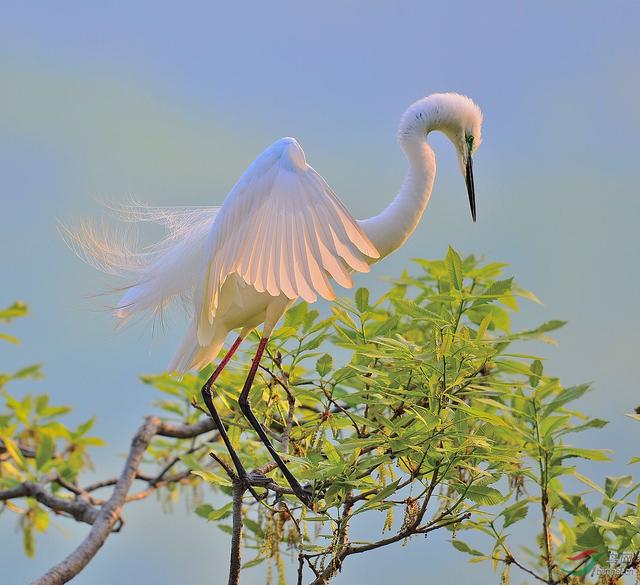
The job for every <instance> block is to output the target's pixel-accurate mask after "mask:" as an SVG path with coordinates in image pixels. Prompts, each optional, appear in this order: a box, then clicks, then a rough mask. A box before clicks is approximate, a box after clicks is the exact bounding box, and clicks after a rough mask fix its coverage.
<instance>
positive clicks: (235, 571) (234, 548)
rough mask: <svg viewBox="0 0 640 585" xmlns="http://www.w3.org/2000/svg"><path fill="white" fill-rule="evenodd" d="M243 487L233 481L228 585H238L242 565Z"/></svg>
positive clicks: (236, 481) (237, 480)
mask: <svg viewBox="0 0 640 585" xmlns="http://www.w3.org/2000/svg"><path fill="white" fill-rule="evenodd" d="M244 492H245V487H244V486H243V485H242V481H241V480H239V479H237V478H236V479H235V480H234V481H233V514H232V518H233V532H232V535H231V557H230V559H229V585H239V583H240V567H241V565H242V497H243V496H244Z"/></svg>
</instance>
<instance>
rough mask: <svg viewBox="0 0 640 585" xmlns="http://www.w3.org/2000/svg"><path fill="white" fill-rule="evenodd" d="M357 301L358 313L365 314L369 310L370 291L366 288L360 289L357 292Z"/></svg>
mask: <svg viewBox="0 0 640 585" xmlns="http://www.w3.org/2000/svg"><path fill="white" fill-rule="evenodd" d="M355 299H356V307H358V311H360V312H361V313H364V312H365V311H366V310H367V309H368V308H369V290H368V289H366V288H359V289H358V290H357V291H356V296H355Z"/></svg>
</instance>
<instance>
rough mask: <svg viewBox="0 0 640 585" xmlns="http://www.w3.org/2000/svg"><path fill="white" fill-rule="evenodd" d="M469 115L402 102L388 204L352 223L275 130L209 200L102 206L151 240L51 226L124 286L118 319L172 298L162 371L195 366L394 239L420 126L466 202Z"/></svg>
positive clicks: (416, 202) (473, 128)
mask: <svg viewBox="0 0 640 585" xmlns="http://www.w3.org/2000/svg"><path fill="white" fill-rule="evenodd" d="M481 120H482V116H481V114H480V110H479V109H478V107H477V106H476V105H475V104H474V103H473V102H472V101H471V100H470V99H469V98H466V97H464V96H460V95H458V94H434V95H433V96H429V97H427V98H423V99H422V100H420V101H418V102H416V103H415V104H413V105H412V106H411V107H410V108H409V109H408V110H407V111H406V112H405V114H404V116H403V118H402V121H401V125H400V129H399V134H398V135H399V140H400V145H401V147H402V149H403V150H404V152H405V154H406V156H407V159H408V162H409V171H408V173H407V177H406V178H405V181H404V183H403V186H402V189H401V190H400V192H399V193H398V195H397V196H396V197H395V199H394V200H393V202H392V203H391V204H390V205H389V206H388V207H387V208H386V209H385V210H384V211H383V212H382V213H380V214H378V215H377V216H375V217H372V218H370V219H367V220H363V221H357V220H355V219H354V218H353V217H352V216H351V214H350V213H349V212H348V211H347V210H346V208H345V207H344V206H343V204H342V203H341V202H340V200H339V199H338V197H337V196H336V195H335V193H334V192H333V191H332V190H331V188H330V187H329V186H328V185H327V183H326V181H325V180H324V179H323V178H322V177H321V176H320V175H319V174H318V173H317V172H316V171H315V170H314V169H313V168H312V167H311V166H309V165H308V164H307V162H306V158H305V155H304V152H303V151H302V148H301V147H300V145H299V144H298V143H297V141H296V140H294V139H293V138H283V139H281V140H278V141H277V142H275V143H274V144H272V145H271V146H270V147H269V148H267V149H266V150H265V151H264V152H263V153H262V154H261V155H260V156H259V157H258V158H257V159H256V160H255V161H254V162H253V163H252V164H251V165H250V166H249V168H248V169H247V170H246V171H245V173H244V174H243V175H242V177H241V178H240V179H239V181H238V182H237V183H236V185H235V186H234V187H233V189H232V190H231V192H230V193H229V194H228V195H227V197H226V198H225V200H224V202H223V205H222V206H221V207H219V208H216V207H192V208H170V207H145V206H141V205H138V204H131V205H115V206H114V205H111V206H110V209H111V211H112V212H113V214H114V215H115V216H116V217H117V218H118V219H120V220H121V221H123V222H124V223H125V224H126V223H129V224H138V223H142V222H152V223H157V224H160V225H162V226H163V227H164V228H165V231H166V234H165V236H164V237H163V238H162V239H161V240H160V241H159V242H157V243H156V244H153V245H151V246H146V247H143V248H142V249H140V250H138V249H137V246H136V240H135V238H132V237H131V236H130V234H128V233H127V232H126V231H113V230H110V229H108V228H107V227H106V226H103V227H98V226H96V225H95V224H93V223H91V222H84V223H82V224H81V225H80V226H79V228H78V229H76V230H71V229H68V228H66V227H64V226H62V227H61V231H62V233H63V236H64V237H65V239H66V240H67V242H68V243H69V244H70V246H71V247H72V248H73V249H74V250H75V251H76V252H77V253H78V254H79V255H80V256H81V257H82V258H83V259H84V260H86V261H87V262H88V263H90V264H91V265H93V266H94V267H96V268H98V269H99V270H101V271H103V272H105V273H107V274H110V275H113V276H116V277H118V278H119V279H120V281H121V286H120V287H119V289H121V290H125V292H124V294H123V296H122V298H121V299H120V301H119V302H118V304H117V306H116V308H115V315H116V316H117V317H118V318H119V319H128V318H130V317H132V316H134V315H137V314H140V313H144V312H150V313H152V314H158V313H159V312H161V311H162V310H164V308H166V307H167V306H168V305H169V304H170V303H171V302H173V301H175V300H178V299H180V300H182V301H183V303H184V304H185V305H186V306H187V307H188V308H190V310H191V311H192V321H191V323H190V325H189V328H188V330H187V333H186V335H185V337H184V339H183V341H182V343H181V345H180V348H179V350H178V352H177V354H176V356H175V357H174V359H173V361H172V363H171V365H170V367H169V370H170V371H173V370H178V371H185V370H188V369H190V368H201V367H204V366H205V365H207V364H208V363H209V362H210V361H212V360H213V359H215V357H216V355H217V353H218V352H219V350H220V348H221V346H222V344H223V343H224V340H225V339H226V337H227V335H228V334H229V332H230V331H232V330H233V329H239V328H241V329H242V331H241V334H240V335H241V337H244V336H245V335H246V334H247V333H248V331H250V330H251V329H252V328H254V327H256V326H258V325H259V324H260V323H264V329H263V336H264V337H268V336H269V334H270V332H271V330H272V329H273V327H274V326H275V324H276V323H277V321H278V320H279V318H280V317H281V316H282V314H283V313H284V312H285V311H286V310H287V308H288V307H289V306H290V305H291V304H292V303H293V302H294V301H295V299H298V298H302V299H305V300H306V301H309V302H314V301H315V300H316V299H317V298H318V296H320V297H323V298H325V299H333V298H334V297H335V292H334V289H333V286H332V283H331V280H332V279H333V280H335V281H336V282H337V283H338V284H340V285H341V286H343V287H347V288H348V287H351V286H352V279H351V272H352V271H357V272H368V271H369V265H370V264H372V263H373V262H375V261H377V260H378V259H380V258H381V257H384V256H386V255H388V254H390V253H391V252H392V251H393V250H395V249H396V248H398V247H399V246H400V245H402V243H404V241H405V240H406V239H407V238H408V237H409V235H410V234H411V233H412V232H413V230H414V229H415V227H416V225H417V223H418V221H419V219H420V217H421V216H422V213H423V212H424V209H425V208H426V206H427V204H428V201H429V198H430V195H431V190H432V186H433V179H434V176H435V158H434V155H433V151H432V150H431V148H430V147H429V145H428V143H427V141H426V139H425V138H426V135H427V134H428V133H429V132H431V131H434V130H441V131H443V132H444V133H445V134H446V135H447V136H448V137H449V138H450V139H451V141H452V142H453V144H454V145H455V147H456V150H457V152H458V156H459V158H460V162H461V165H462V170H463V173H464V174H465V178H466V180H467V188H468V190H469V197H470V202H472V199H473V197H474V194H473V193H472V192H473V175H472V172H471V155H472V154H473V152H475V149H476V148H477V145H478V144H479V142H480V124H481ZM474 137H475V143H474ZM470 138H471V140H470V141H469V139H470ZM472 212H473V213H474V214H475V200H474V199H473V202H472Z"/></svg>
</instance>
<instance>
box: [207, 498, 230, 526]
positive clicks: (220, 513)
mask: <svg viewBox="0 0 640 585" xmlns="http://www.w3.org/2000/svg"><path fill="white" fill-rule="evenodd" d="M232 508H233V502H229V503H228V504H226V505H225V506H222V508H220V509H219V510H213V511H211V512H209V515H208V516H207V520H209V522H215V521H216V520H222V519H224V518H228V517H229V516H231V509H232Z"/></svg>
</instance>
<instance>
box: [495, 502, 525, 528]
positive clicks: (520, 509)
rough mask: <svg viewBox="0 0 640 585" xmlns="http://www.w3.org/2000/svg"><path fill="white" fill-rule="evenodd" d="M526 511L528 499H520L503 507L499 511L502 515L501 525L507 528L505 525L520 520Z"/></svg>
mask: <svg viewBox="0 0 640 585" xmlns="http://www.w3.org/2000/svg"><path fill="white" fill-rule="evenodd" d="M528 511H529V500H521V501H520V502H516V503H515V504H513V505H512V506H509V507H508V508H505V509H504V510H503V511H502V512H500V516H502V517H504V524H503V525H502V527H503V528H507V526H511V525H512V524H515V523H516V522H518V521H519V520H522V519H523V518H525V517H526V515H527V512H528Z"/></svg>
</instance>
